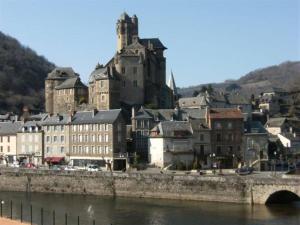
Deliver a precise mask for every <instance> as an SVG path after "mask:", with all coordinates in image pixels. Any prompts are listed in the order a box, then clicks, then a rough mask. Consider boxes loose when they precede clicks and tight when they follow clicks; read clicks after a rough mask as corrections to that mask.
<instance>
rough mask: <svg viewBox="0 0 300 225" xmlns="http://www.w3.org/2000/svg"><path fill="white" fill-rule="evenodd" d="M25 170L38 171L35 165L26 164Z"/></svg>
mask: <svg viewBox="0 0 300 225" xmlns="http://www.w3.org/2000/svg"><path fill="white" fill-rule="evenodd" d="M25 168H28V169H36V166H35V165H34V164H33V163H26V164H25Z"/></svg>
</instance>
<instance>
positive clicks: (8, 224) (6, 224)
mask: <svg viewBox="0 0 300 225" xmlns="http://www.w3.org/2000/svg"><path fill="white" fill-rule="evenodd" d="M0 224H1V225H28V223H21V222H20V221H16V220H10V219H6V218H0Z"/></svg>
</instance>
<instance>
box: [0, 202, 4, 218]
mask: <svg viewBox="0 0 300 225" xmlns="http://www.w3.org/2000/svg"><path fill="white" fill-rule="evenodd" d="M0 205H1V217H2V207H3V205H4V201H3V200H1V202H0Z"/></svg>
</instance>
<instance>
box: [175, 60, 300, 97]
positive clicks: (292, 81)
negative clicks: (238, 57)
mask: <svg viewBox="0 0 300 225" xmlns="http://www.w3.org/2000/svg"><path fill="white" fill-rule="evenodd" d="M204 85H205V86H207V84H203V85H196V86H192V87H187V88H180V89H179V93H180V94H181V95H182V96H192V95H193V93H194V91H199V90H201V88H202V86H204ZM211 86H212V88H213V89H215V90H219V91H222V92H226V91H227V92H230V91H238V92H239V93H240V94H242V95H245V96H247V97H249V96H250V95H251V94H255V95H256V96H257V95H258V94H260V93H261V92H263V91H265V90H267V89H269V88H271V87H280V88H282V89H285V90H287V91H294V90H297V89H298V90H299V89H300V62H284V63H281V64H279V65H274V66H270V67H266V68H263V69H257V70H254V71H252V72H250V73H248V74H246V75H244V76H242V77H241V78H240V79H238V80H228V81H225V82H223V83H213V84H211Z"/></svg>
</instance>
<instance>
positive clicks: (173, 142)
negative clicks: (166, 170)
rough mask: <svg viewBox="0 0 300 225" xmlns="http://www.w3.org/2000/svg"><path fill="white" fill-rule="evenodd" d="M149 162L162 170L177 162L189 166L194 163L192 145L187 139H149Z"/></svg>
mask: <svg viewBox="0 0 300 225" xmlns="http://www.w3.org/2000/svg"><path fill="white" fill-rule="evenodd" d="M148 146H149V162H150V164H151V165H154V166H157V167H160V168H163V167H166V166H168V165H170V164H176V163H178V162H180V163H182V164H184V165H191V164H192V163H193V161H194V151H193V143H192V140H191V139H189V138H180V139H179V138H163V137H150V138H149V145H148Z"/></svg>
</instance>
